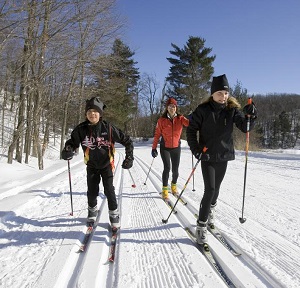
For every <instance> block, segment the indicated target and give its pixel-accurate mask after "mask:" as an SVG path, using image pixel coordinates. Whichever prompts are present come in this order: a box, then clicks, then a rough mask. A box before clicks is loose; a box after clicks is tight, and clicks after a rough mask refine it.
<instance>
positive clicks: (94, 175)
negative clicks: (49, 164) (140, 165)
mask: <svg viewBox="0 0 300 288" xmlns="http://www.w3.org/2000/svg"><path fill="white" fill-rule="evenodd" d="M104 108H105V105H104V104H103V103H102V102H101V101H100V99H99V98H96V97H93V98H91V99H90V100H87V101H86V107H85V112H86V118H87V120H86V121H84V122H82V123H80V124H79V125H78V126H77V127H75V129H74V130H73V131H72V133H71V139H69V140H68V141H66V143H65V148H64V149H63V151H62V158H63V159H64V160H70V159H72V157H73V155H74V151H75V150H76V149H78V148H79V145H81V147H82V150H83V153H84V162H85V164H86V171H87V198H88V222H94V221H95V220H96V217H97V214H98V209H97V196H98V194H99V184H100V181H101V178H102V182H103V187H104V194H105V196H106V197H107V202H108V208H109V218H110V222H111V225H112V226H113V227H117V228H119V227H120V221H119V218H120V217H119V211H118V204H117V200H116V195H115V188H114V186H113V172H114V152H115V151H114V144H115V142H118V143H120V144H122V145H123V146H125V154H126V156H125V160H124V161H123V164H122V167H123V168H124V169H130V168H131V167H132V165H133V160H134V158H133V144H132V140H131V139H130V137H129V136H127V135H125V134H124V133H123V132H122V131H121V130H120V129H118V128H117V127H115V126H114V125H112V124H110V123H108V122H106V121H104V120H102V116H103V110H104Z"/></svg>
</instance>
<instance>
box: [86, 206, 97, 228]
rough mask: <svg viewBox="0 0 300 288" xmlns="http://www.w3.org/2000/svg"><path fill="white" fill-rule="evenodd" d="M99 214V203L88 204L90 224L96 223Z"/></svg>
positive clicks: (88, 220)
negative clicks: (92, 205) (93, 205)
mask: <svg viewBox="0 0 300 288" xmlns="http://www.w3.org/2000/svg"><path fill="white" fill-rule="evenodd" d="M97 215H98V210H97V205H96V206H95V207H90V206H88V217H87V223H88V226H93V225H94V222H95V221H96V219H97Z"/></svg>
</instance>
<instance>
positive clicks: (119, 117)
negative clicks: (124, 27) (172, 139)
mask: <svg viewBox="0 0 300 288" xmlns="http://www.w3.org/2000/svg"><path fill="white" fill-rule="evenodd" d="M134 54H135V53H134V52H132V51H131V50H130V48H129V47H128V46H126V45H125V44H124V43H123V42H122V41H121V40H120V39H116V40H115V41H114V43H113V47H112V53H111V54H109V55H101V56H99V58H98V59H97V61H96V62H95V63H94V65H93V66H94V71H95V74H96V82H97V83H98V87H97V91H96V96H99V97H100V98H101V100H102V101H103V102H104V103H105V104H106V105H107V109H106V112H105V114H106V116H105V118H107V119H108V120H110V121H112V122H114V123H115V124H116V125H117V126H119V127H120V128H121V129H124V131H125V132H129V131H128V130H129V124H130V121H131V120H132V119H133V115H134V113H135V111H136V109H137V101H136V98H137V94H138V93H137V83H138V80H139V78H140V75H139V72H138V69H137V68H136V67H135V65H136V64H137V62H135V61H134V60H133V58H132V57H133V56H134Z"/></svg>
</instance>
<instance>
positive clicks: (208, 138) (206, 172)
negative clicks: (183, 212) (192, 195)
mask: <svg viewBox="0 0 300 288" xmlns="http://www.w3.org/2000/svg"><path fill="white" fill-rule="evenodd" d="M239 108H240V104H239V103H238V101H237V100H236V99H235V98H234V97H231V96H229V84H228V81H227V78H226V75H225V74H224V75H220V76H218V77H213V81H212V85H211V96H210V97H209V98H208V99H207V100H206V101H204V102H203V103H202V104H200V105H199V106H198V107H197V108H196V110H195V111H194V112H193V113H192V115H191V117H190V125H189V126H188V128H187V131H186V135H187V142H188V145H189V146H190V149H191V151H192V153H193V155H194V156H195V157H196V158H197V159H198V160H199V159H200V160H201V168H202V176H203V181H204V195H203V198H202V200H201V204H200V209H199V217H198V220H197V229H196V235H197V241H198V243H199V244H205V243H207V224H208V225H210V227H211V228H212V229H213V228H214V208H215V207H216V205H217V199H218V196H219V189H220V186H221V183H222V181H223V178H224V176H225V173H226V169H227V163H228V161H230V160H234V159H235V152H234V145H233V135H232V134H233V126H234V124H235V126H236V127H237V128H238V129H239V130H241V131H242V132H244V133H246V132H247V121H248V119H249V121H250V126H249V128H250V129H249V130H251V129H252V128H253V126H254V120H255V119H256V117H257V110H256V107H255V105H254V104H247V105H246V106H245V107H244V109H243V112H244V113H241V112H240V111H239ZM245 115H246V116H245ZM197 133H198V137H197ZM204 147H205V148H204ZM206 149H207V150H206Z"/></svg>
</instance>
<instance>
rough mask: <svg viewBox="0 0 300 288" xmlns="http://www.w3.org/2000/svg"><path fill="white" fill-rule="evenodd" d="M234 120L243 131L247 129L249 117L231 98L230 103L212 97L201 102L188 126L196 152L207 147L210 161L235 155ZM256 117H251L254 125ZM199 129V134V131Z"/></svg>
mask: <svg viewBox="0 0 300 288" xmlns="http://www.w3.org/2000/svg"><path fill="white" fill-rule="evenodd" d="M233 124H235V125H236V127H237V128H238V129H239V130H241V131H242V132H244V133H246V132H247V118H246V117H245V116H244V115H243V114H242V113H241V112H240V111H239V110H238V108H237V107H236V105H235V103H232V102H231V101H230V98H229V99H228V105H227V106H225V105H221V104H218V103H216V102H214V101H213V100H212V99H211V100H210V101H209V102H206V103H203V104H200V105H199V106H198V107H197V108H196V110H195V111H194V112H193V113H192V115H191V117H190V125H189V126H188V127H187V131H186V135H187V142H188V145H189V146H190V149H191V151H192V153H193V154H194V155H195V154H196V153H197V152H199V151H202V149H203V147H207V152H206V154H208V155H209V160H208V161H210V162H219V161H229V160H234V159H235V152H234V145H233V135H232V133H233ZM253 126H254V120H253V119H250V127H249V128H250V129H249V131H250V130H251V129H252V128H253ZM198 131H199V134H198V137H197V133H198Z"/></svg>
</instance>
